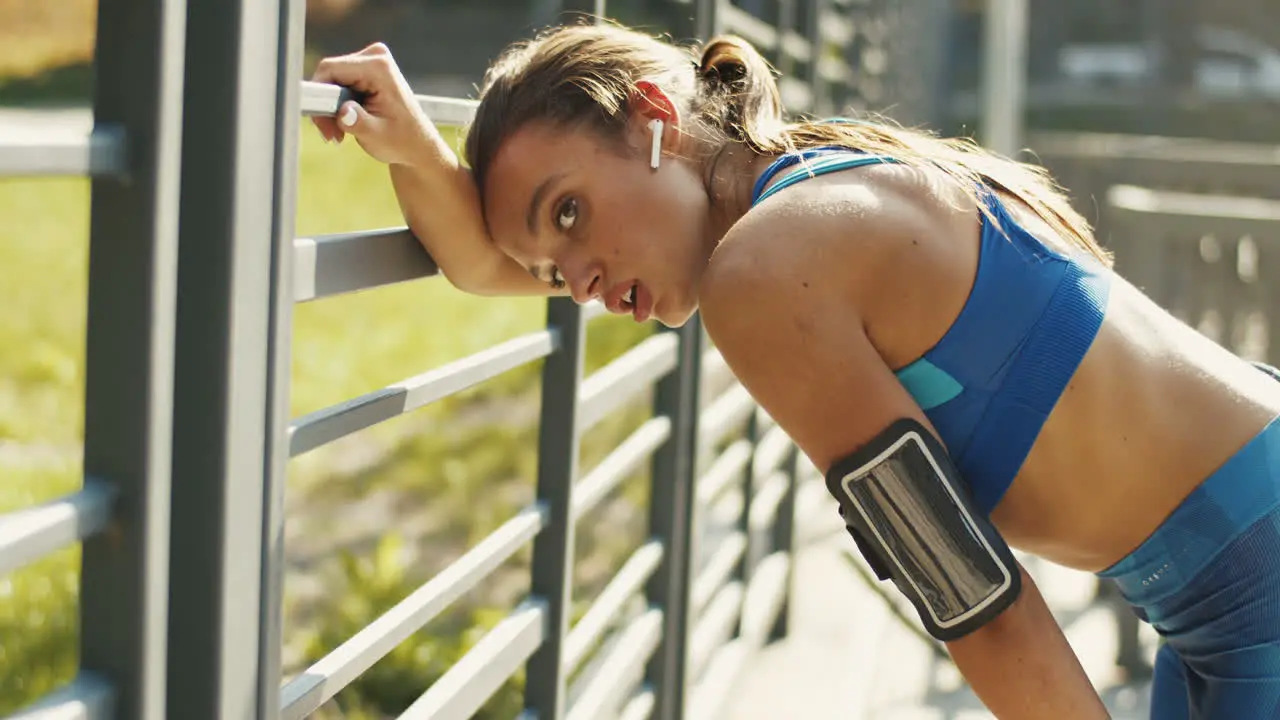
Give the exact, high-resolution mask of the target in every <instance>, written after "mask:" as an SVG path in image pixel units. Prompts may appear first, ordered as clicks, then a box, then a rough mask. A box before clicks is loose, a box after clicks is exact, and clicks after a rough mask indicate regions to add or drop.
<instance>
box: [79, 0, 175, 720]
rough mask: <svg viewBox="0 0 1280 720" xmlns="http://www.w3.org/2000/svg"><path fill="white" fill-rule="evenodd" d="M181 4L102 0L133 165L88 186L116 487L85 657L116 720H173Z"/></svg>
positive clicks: (94, 471) (98, 542)
mask: <svg viewBox="0 0 1280 720" xmlns="http://www.w3.org/2000/svg"><path fill="white" fill-rule="evenodd" d="M185 30H186V12H185V3H184V2H183V0H100V1H99V3H98V26H97V38H98V41H97V48H96V50H95V58H94V67H95V70H96V78H97V80H96V82H95V83H94V98H93V112H94V122H95V124H96V125H97V126H98V127H100V128H115V129H117V130H119V131H123V133H124V135H125V140H126V156H125V172H124V173H123V174H122V175H121V176H113V177H97V178H94V179H93V181H92V185H91V194H90V206H91V216H90V231H89V237H90V251H89V297H88V327H87V332H86V337H85V345H86V347H85V351H86V360H87V362H86V366H87V367H86V369H85V411H84V434H85V438H84V472H85V477H86V479H95V480H100V481H105V482H107V483H110V484H111V485H112V487H113V488H114V490H115V491H116V493H117V498H116V504H115V509H114V514H113V519H112V522H111V525H110V526H109V527H108V528H107V530H106V531H105V532H103V533H101V534H98V535H96V536H94V537H92V538H89V539H87V540H85V541H84V546H83V551H82V554H81V563H82V574H81V585H80V587H81V592H80V664H81V668H82V670H83V671H84V672H88V673H96V674H98V675H100V676H102V677H104V678H106V679H107V680H109V681H110V682H111V683H112V684H113V685H114V689H115V693H116V700H115V713H116V716H117V717H122V718H131V719H134V720H161V719H162V718H164V717H165V692H164V688H165V682H166V678H165V669H166V667H165V647H166V638H165V633H166V624H165V617H166V614H167V612H168V603H169V597H168V592H169V588H168V584H167V579H168V571H169V556H168V550H169V547H168V540H169V500H170V491H171V483H170V457H171V454H170V453H171V449H170V446H169V436H170V431H171V427H172V426H171V424H170V423H171V413H172V407H173V337H174V335H173V327H174V313H175V310H174V299H175V297H176V293H177V262H178V202H179V197H178V180H179V174H180V172H181V164H180V163H181V149H182V82H183V77H182V73H183V42H184V37H185Z"/></svg>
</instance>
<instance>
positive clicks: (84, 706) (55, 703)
mask: <svg viewBox="0 0 1280 720" xmlns="http://www.w3.org/2000/svg"><path fill="white" fill-rule="evenodd" d="M115 715H116V713H115V700H114V693H113V691H112V689H111V685H110V684H109V683H108V682H107V681H106V680H104V679H103V678H100V677H98V676H97V675H94V674H92V673H85V672H81V673H80V674H79V675H77V676H76V677H75V679H74V680H72V681H71V682H70V683H68V684H67V685H64V686H63V687H61V688H59V689H57V690H55V691H53V692H51V693H49V694H48V695H46V696H44V697H43V698H41V699H40V700H37V701H36V702H35V703H33V704H31V705H28V706H27V707H25V708H23V709H22V710H19V711H18V712H16V713H14V714H12V715H9V716H8V718H7V720H114V718H115Z"/></svg>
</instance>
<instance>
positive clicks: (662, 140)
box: [630, 80, 680, 170]
mask: <svg viewBox="0 0 1280 720" xmlns="http://www.w3.org/2000/svg"><path fill="white" fill-rule="evenodd" d="M630 111H631V119H632V120H631V126H632V133H633V137H634V138H635V145H636V147H637V149H643V150H644V151H645V154H646V155H647V157H648V160H649V167H651V168H653V169H654V170H657V169H658V165H659V163H660V162H661V158H662V148H663V147H664V146H665V145H666V144H667V140H666V138H667V137H668V134H669V133H672V132H675V131H676V128H678V127H679V125H680V111H679V109H678V108H677V107H676V104H675V103H674V102H673V101H672V100H671V97H670V96H669V95H667V93H666V92H665V91H664V90H663V89H662V88H661V87H659V86H658V84H657V83H654V82H652V81H650V80H640V81H638V82H637V83H636V91H635V93H634V94H633V95H632V97H631V102H630Z"/></svg>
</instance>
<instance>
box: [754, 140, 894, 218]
mask: <svg viewBox="0 0 1280 720" xmlns="http://www.w3.org/2000/svg"><path fill="white" fill-rule="evenodd" d="M896 162H898V160H896V159H895V158H891V157H888V156H886V155H869V154H866V153H863V152H861V151H858V150H851V149H849V148H844V147H816V148H806V149H805V150H801V151H800V152H795V153H787V154H786V155H783V156H782V157H780V158H778V159H777V160H775V161H773V163H772V164H770V165H769V167H767V168H765V171H764V173H763V174H761V175H760V177H759V178H758V179H757V180H756V183H755V187H754V188H753V189H752V192H751V204H752V205H755V204H756V203H759V202H760V201H762V200H764V199H765V198H767V197H769V196H771V195H773V194H774V193H776V192H778V191H779V190H783V189H785V188H788V187H791V186H792V185H795V184H796V183H798V182H801V181H803V180H808V179H809V178H812V177H816V176H818V175H823V174H826V173H829V172H835V171H837V170H848V169H850V168H856V167H862V166H864V165H877V164H883V163H896ZM801 163H803V166H802V167H799V168H796V169H795V170H793V171H791V172H790V173H788V174H786V175H784V176H783V177H782V179H781V180H779V181H778V182H777V183H775V184H774V185H773V186H771V187H769V189H768V190H766V189H765V186H767V185H768V184H769V182H770V181H772V180H773V178H774V177H776V176H777V175H778V173H779V172H781V171H783V170H785V169H786V168H788V167H791V166H792V165H797V164H801Z"/></svg>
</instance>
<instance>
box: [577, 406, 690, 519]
mask: <svg viewBox="0 0 1280 720" xmlns="http://www.w3.org/2000/svg"><path fill="white" fill-rule="evenodd" d="M669 437H671V419H670V418H667V417H656V418H653V419H651V420H648V421H647V422H645V424H643V425H641V426H640V427H639V428H637V429H636V431H635V432H633V433H631V435H630V436H628V437H627V439H626V440H624V441H622V442H621V443H619V444H618V446H617V447H616V448H614V449H613V450H612V451H610V453H609V454H608V455H606V456H605V458H604V459H603V460H601V461H600V464H598V465H596V467H595V468H593V469H592V470H591V472H590V473H588V474H587V476H586V477H584V478H583V479H582V480H580V481H578V484H577V485H576V486H575V487H574V488H573V501H572V502H573V505H572V507H573V513H572V514H573V517H574V519H575V520H576V519H578V518H580V517H582V516H583V515H585V514H586V513H588V512H590V511H591V510H592V509H593V508H595V506H596V505H598V504H600V501H601V500H604V498H605V497H607V496H608V495H609V493H611V492H613V490H614V488H616V487H618V484H619V483H621V482H622V481H623V480H625V479H626V478H627V476H628V475H630V474H631V473H633V472H635V471H636V470H639V469H640V466H641V465H643V464H644V463H645V461H647V460H648V459H649V458H650V457H651V456H652V455H653V453H654V452H655V451H657V449H658V448H659V447H661V446H662V443H664V442H666V441H667V438H669Z"/></svg>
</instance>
